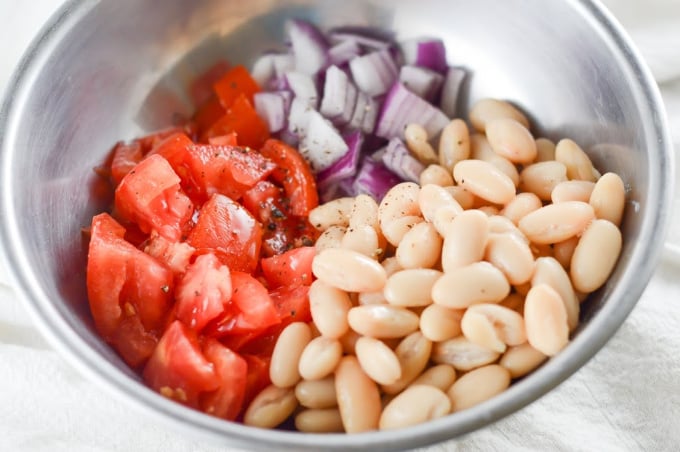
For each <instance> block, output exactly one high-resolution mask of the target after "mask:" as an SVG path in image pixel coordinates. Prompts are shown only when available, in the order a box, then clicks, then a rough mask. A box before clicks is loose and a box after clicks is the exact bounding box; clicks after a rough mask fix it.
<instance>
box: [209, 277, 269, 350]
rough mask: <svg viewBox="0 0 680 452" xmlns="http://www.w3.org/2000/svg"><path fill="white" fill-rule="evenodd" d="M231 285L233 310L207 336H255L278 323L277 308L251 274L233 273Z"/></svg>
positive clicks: (210, 328)
mask: <svg viewBox="0 0 680 452" xmlns="http://www.w3.org/2000/svg"><path fill="white" fill-rule="evenodd" d="M231 284H232V287H233V293H232V297H231V308H230V309H228V310H227V311H226V312H225V313H224V314H223V315H222V316H221V317H219V318H218V319H217V320H216V321H215V322H214V323H213V324H212V325H210V326H209V327H208V328H207V330H206V334H208V335H211V336H217V337H220V336H225V335H232V336H233V335H249V334H252V335H254V336H256V335H257V334H259V333H261V332H262V331H264V330H265V329H267V328H268V327H270V326H272V325H275V324H277V323H279V321H280V320H279V316H278V312H277V310H276V307H275V306H274V303H273V301H272V299H271V297H270V296H269V293H268V292H267V289H266V288H265V287H264V286H263V285H262V283H261V282H260V281H258V280H257V279H255V278H253V277H252V276H251V275H249V274H248V273H242V272H233V273H232V275H231ZM234 345H235V346H234V347H233V348H234V349H238V345H237V344H234Z"/></svg>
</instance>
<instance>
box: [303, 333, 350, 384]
mask: <svg viewBox="0 0 680 452" xmlns="http://www.w3.org/2000/svg"><path fill="white" fill-rule="evenodd" d="M341 357H342V345H341V344H340V341H339V340H337V339H331V338H329V337H324V336H319V337H316V338H314V339H312V340H311V341H310V342H309V343H308V344H307V346H306V347H305V349H304V350H303V351H302V355H300V361H299V365H298V371H299V372H300V376H302V378H304V379H305V380H318V379H321V378H325V377H327V376H329V375H331V374H332V373H333V371H334V370H335V368H336V367H337V365H338V363H339V362H340V358H341Z"/></svg>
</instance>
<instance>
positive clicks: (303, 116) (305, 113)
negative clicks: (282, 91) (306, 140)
mask: <svg viewBox="0 0 680 452" xmlns="http://www.w3.org/2000/svg"><path fill="white" fill-rule="evenodd" d="M313 111H314V109H313V108H312V107H310V106H309V104H308V103H307V100H306V99H298V98H297V97H296V98H294V99H293V101H292V102H291V103H290V111H289V112H288V131H289V132H291V133H293V134H295V135H296V136H297V137H298V138H302V137H304V136H305V135H307V129H308V128H309V119H310V113H311V112H313Z"/></svg>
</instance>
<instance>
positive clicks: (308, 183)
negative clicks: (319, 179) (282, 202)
mask: <svg viewBox="0 0 680 452" xmlns="http://www.w3.org/2000/svg"><path fill="white" fill-rule="evenodd" d="M261 152H262V155H264V156H265V157H267V158H269V159H271V160H272V161H273V162H274V163H276V166H277V168H276V170H275V171H274V173H273V174H272V176H273V177H274V179H276V180H277V181H278V182H279V183H281V184H283V188H284V190H285V191H286V195H288V198H289V199H290V211H291V213H292V214H293V215H296V216H299V217H304V216H307V215H309V211H310V210H312V209H313V208H315V207H316V206H317V205H319V195H318V193H317V191H316V182H315V181H314V175H313V174H312V170H311V168H310V166H309V164H308V163H307V162H306V161H305V159H304V158H303V157H302V155H300V153H299V152H298V151H296V150H295V149H294V148H292V147H291V146H288V145H287V144H286V143H284V142H282V141H279V140H275V139H269V140H267V142H266V143H265V144H264V146H263V147H262V150H261Z"/></svg>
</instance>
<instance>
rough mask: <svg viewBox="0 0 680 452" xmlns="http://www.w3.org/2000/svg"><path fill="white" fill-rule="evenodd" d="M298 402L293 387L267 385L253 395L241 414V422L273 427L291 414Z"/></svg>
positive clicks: (255, 425)
mask: <svg viewBox="0 0 680 452" xmlns="http://www.w3.org/2000/svg"><path fill="white" fill-rule="evenodd" d="M297 406H298V403H297V399H296V398H295V393H294V391H293V388H279V387H277V386H274V385H269V386H267V387H266V388H264V389H263V390H262V391H260V393H259V394H257V395H256V396H255V398H254V399H253V401H252V402H251V403H250V405H249V406H248V409H246V412H245V414H244V415H243V423H244V424H246V425H252V426H254V427H261V428H274V427H277V426H278V425H279V424H281V423H282V422H283V421H285V420H286V419H288V417H289V416H290V415H291V414H293V411H295V408H297Z"/></svg>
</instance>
